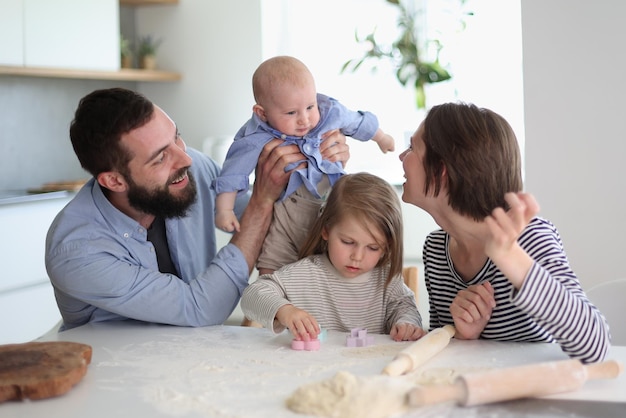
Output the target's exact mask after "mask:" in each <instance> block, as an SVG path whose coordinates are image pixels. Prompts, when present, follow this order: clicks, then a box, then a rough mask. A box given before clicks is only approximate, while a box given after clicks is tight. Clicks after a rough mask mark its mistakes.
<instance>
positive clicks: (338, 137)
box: [320, 129, 350, 167]
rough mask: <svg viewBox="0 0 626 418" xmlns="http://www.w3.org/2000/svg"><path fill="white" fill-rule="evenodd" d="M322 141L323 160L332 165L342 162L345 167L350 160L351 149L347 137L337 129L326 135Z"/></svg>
mask: <svg viewBox="0 0 626 418" xmlns="http://www.w3.org/2000/svg"><path fill="white" fill-rule="evenodd" d="M322 139H323V140H322V143H321V144H320V152H321V153H322V158H323V159H325V160H328V161H330V162H332V163H336V162H337V161H341V164H342V165H343V166H344V167H345V166H346V163H347V162H348V160H349V159H350V147H348V145H347V144H346V136H345V135H344V134H342V133H341V132H340V131H339V129H335V130H332V131H328V132H326V133H324V135H322Z"/></svg>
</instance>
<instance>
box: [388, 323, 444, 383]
mask: <svg viewBox="0 0 626 418" xmlns="http://www.w3.org/2000/svg"><path fill="white" fill-rule="evenodd" d="M455 332H456V329H455V328H454V327H453V326H452V325H445V326H443V327H442V328H437V329H434V330H432V331H431V332H429V333H428V334H426V335H425V336H423V337H422V338H420V339H419V340H417V341H416V342H414V343H413V344H411V345H410V346H408V347H407V348H405V349H404V350H402V351H400V352H399V353H398V354H397V355H396V356H395V357H394V359H393V360H392V361H391V363H389V364H388V365H387V366H386V367H385V368H384V369H383V372H382V373H383V374H386V375H388V376H399V375H401V374H404V373H407V372H410V371H411V370H415V369H417V368H418V367H419V366H421V365H422V364H424V363H426V362H427V361H428V360H430V359H431V358H432V357H433V356H434V355H435V354H437V353H439V352H440V351H441V350H443V349H444V348H445V347H446V346H447V345H448V343H449V342H450V338H452V337H454V333H455Z"/></svg>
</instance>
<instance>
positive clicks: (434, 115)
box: [423, 103, 523, 220]
mask: <svg viewBox="0 0 626 418" xmlns="http://www.w3.org/2000/svg"><path fill="white" fill-rule="evenodd" d="M423 123H424V135H423V139H424V143H425V146H426V151H425V155H424V160H423V164H424V170H425V173H426V183H425V190H424V192H425V193H426V194H428V193H429V192H431V190H432V193H433V195H435V196H437V195H438V194H439V193H440V191H441V188H442V184H443V173H444V167H445V173H446V181H447V190H448V194H449V197H448V198H449V204H450V206H451V207H452V208H453V209H454V210H456V211H457V212H459V213H460V214H462V215H467V216H470V217H472V218H473V219H476V220H482V219H484V218H485V217H486V216H487V215H489V214H491V212H492V211H493V210H494V209H495V208H496V207H504V208H507V207H508V206H507V204H506V202H505V200H504V195H505V193H507V192H518V191H521V190H522V188H523V184H522V170H521V156H520V151H519V146H518V144H517V138H516V137H515V133H514V132H513V129H512V128H511V126H510V125H509V123H508V122H507V121H506V120H505V119H504V118H503V117H502V116H500V115H498V114H497V113H495V112H493V111H491V110H489V109H484V108H479V107H477V106H475V105H473V104H466V103H446V104H442V105H438V106H434V107H433V108H432V109H431V110H430V111H429V112H428V114H427V115H426V119H425V120H424V122H423Z"/></svg>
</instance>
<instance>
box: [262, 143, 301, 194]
mask: <svg viewBox="0 0 626 418" xmlns="http://www.w3.org/2000/svg"><path fill="white" fill-rule="evenodd" d="M284 142H285V141H283V140H282V139H272V140H271V141H270V142H268V143H267V144H265V146H264V147H263V151H261V155H260V156H259V161H258V163H257V166H256V173H255V181H254V189H253V196H254V194H257V195H258V196H259V197H261V198H262V199H263V200H269V201H271V202H272V205H273V204H274V202H275V201H276V200H277V199H278V197H279V196H280V194H281V193H282V191H283V190H284V189H285V186H286V185H287V182H288V181H289V176H290V175H291V171H285V168H286V167H288V166H289V165H290V164H293V163H296V162H298V161H301V160H303V159H304V155H302V153H301V152H300V149H299V148H298V146H297V145H293V144H291V145H284V146H280V145H282V144H283V143H284ZM304 165H305V163H302V164H300V165H298V166H297V167H296V168H295V169H294V170H297V169H300V168H302V167H304Z"/></svg>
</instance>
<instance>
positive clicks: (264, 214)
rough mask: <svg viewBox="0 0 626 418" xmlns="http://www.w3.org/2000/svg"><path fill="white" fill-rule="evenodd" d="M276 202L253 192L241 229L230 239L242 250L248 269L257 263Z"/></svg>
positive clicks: (250, 269) (242, 218)
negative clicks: (257, 195)
mask: <svg viewBox="0 0 626 418" xmlns="http://www.w3.org/2000/svg"><path fill="white" fill-rule="evenodd" d="M273 210H274V203H273V202H271V201H268V200H266V199H259V198H258V197H256V196H255V195H254V193H253V194H252V197H251V198H250V202H249V203H248V206H247V207H246V210H245V211H244V213H243V215H242V216H241V221H240V224H241V230H240V232H237V233H236V234H235V235H234V236H233V238H232V239H231V240H230V242H231V244H234V245H236V246H237V248H239V250H241V252H242V253H243V256H244V257H245V259H246V262H247V263H248V270H249V271H252V268H253V267H254V265H255V264H256V261H257V258H258V257H259V253H260V252H261V246H262V245H263V241H264V240H265V235H266V234H267V230H268V229H269V226H270V222H271V221H272V213H273Z"/></svg>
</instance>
